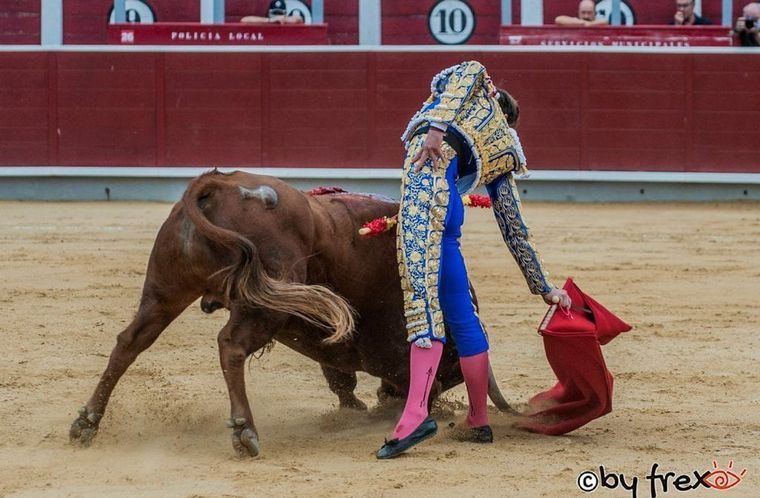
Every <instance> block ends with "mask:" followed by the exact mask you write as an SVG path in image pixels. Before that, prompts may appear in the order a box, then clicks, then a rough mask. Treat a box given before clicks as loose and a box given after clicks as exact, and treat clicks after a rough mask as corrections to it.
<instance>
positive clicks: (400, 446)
mask: <svg viewBox="0 0 760 498" xmlns="http://www.w3.org/2000/svg"><path fill="white" fill-rule="evenodd" d="M436 432H438V424H436V423H435V420H433V419H432V418H430V417H428V418H426V419H425V420H423V421H422V423H421V424H420V425H419V426H418V427H417V428H416V429H414V432H412V433H411V434H409V435H408V436H406V437H405V438H403V439H391V440H390V441H388V440H386V441H385V444H384V445H383V446H382V447H381V448H380V449H379V450H377V454H376V456H377V458H378V459H380V460H385V459H387V458H394V457H397V456H399V455H400V454H401V453H403V452H405V451H406V450H408V449H409V448H411V447H412V446H414V445H415V444H419V443H421V442H422V441H424V440H426V439H429V438H431V437H433V436H435V434H436Z"/></svg>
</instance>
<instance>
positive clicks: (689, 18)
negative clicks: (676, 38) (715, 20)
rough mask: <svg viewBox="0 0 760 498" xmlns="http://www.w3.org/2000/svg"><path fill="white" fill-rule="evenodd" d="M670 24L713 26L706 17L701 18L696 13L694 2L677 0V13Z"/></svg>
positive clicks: (692, 0) (691, 0)
mask: <svg viewBox="0 0 760 498" xmlns="http://www.w3.org/2000/svg"><path fill="white" fill-rule="evenodd" d="M670 24H675V25H676V26H701V25H705V24H712V21H711V20H709V19H707V18H706V17H700V16H698V15H696V14H695V13H694V0H676V13H675V14H674V15H673V20H672V21H670Z"/></svg>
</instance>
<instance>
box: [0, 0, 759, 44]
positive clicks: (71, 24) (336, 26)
mask: <svg viewBox="0 0 760 498" xmlns="http://www.w3.org/2000/svg"><path fill="white" fill-rule="evenodd" d="M143 1H144V2H146V3H147V4H148V5H149V6H150V8H151V9H152V11H153V13H154V14H155V18H156V20H157V21H158V22H197V21H198V20H199V18H200V11H199V2H198V0H143ZM303 1H304V3H306V4H307V5H310V4H311V2H310V0H303ZM436 1H437V0H415V1H413V2H412V1H409V0H383V2H382V16H383V32H382V41H383V44H387V45H391V44H396V45H398V44H436V43H437V42H436V41H435V39H434V38H433V37H432V36H431V35H430V32H429V29H428V23H427V16H428V13H429V12H430V10H431V9H432V7H433V5H435V3H436ZM624 1H625V2H626V4H627V5H628V6H629V7H630V9H631V11H632V12H633V15H634V17H635V21H636V24H639V25H641V24H660V25H666V24H668V23H669V22H670V21H671V20H672V18H673V14H674V13H675V0H666V1H663V2H653V1H652V0H624ZM748 1H749V0H732V5H733V15H732V19H735V18H736V17H737V16H738V15H739V14H740V12H741V9H742V6H744V5H745V4H746V3H748ZM467 2H468V3H469V5H470V6H471V7H472V9H473V11H474V13H475V16H476V19H477V21H476V29H475V32H474V34H473V35H472V37H471V38H470V39H469V40H468V41H467V43H468V44H470V45H472V44H497V43H498V42H499V41H498V40H499V28H500V25H501V2H498V1H497V0H467ZM721 4H722V2H721V0H702V12H703V13H704V15H705V16H706V17H708V18H710V19H711V20H712V21H713V22H715V23H720V22H721ZM112 6H113V0H65V1H64V2H63V12H64V21H63V22H64V35H63V38H64V43H68V44H101V43H106V42H107V36H106V23H107V19H108V13H109V12H110V9H111V7H112ZM225 6H226V13H227V21H228V22H237V21H239V20H240V18H241V17H243V16H246V15H265V13H266V11H267V8H268V6H269V0H226V1H225ZM577 10H578V0H551V1H544V10H543V14H544V23H545V24H552V23H553V22H554V18H555V17H556V16H558V15H561V14H569V15H576V14H577ZM39 13H40V0H0V44H6V43H7V44H25V43H31V44H36V43H39V35H40V19H39ZM358 16H359V0H325V1H324V17H325V19H324V20H325V23H327V26H328V37H329V39H330V43H331V44H357V43H358V41H359V19H358ZM520 16H521V12H520V2H519V1H517V0H513V2H512V19H513V22H514V24H520V19H521V17H520Z"/></svg>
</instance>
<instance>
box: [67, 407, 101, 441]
mask: <svg viewBox="0 0 760 498" xmlns="http://www.w3.org/2000/svg"><path fill="white" fill-rule="evenodd" d="M102 417H103V415H101V414H99V413H95V412H94V411H92V410H90V409H88V408H87V407H86V406H83V407H82V408H80V409H79V417H78V418H77V419H76V420H74V423H72V424H71V429H69V440H70V441H71V442H72V443H79V444H81V445H82V446H84V447H87V446H90V444H91V443H92V440H93V439H94V438H95V435H96V434H97V433H98V424H99V423H100V419H101V418H102Z"/></svg>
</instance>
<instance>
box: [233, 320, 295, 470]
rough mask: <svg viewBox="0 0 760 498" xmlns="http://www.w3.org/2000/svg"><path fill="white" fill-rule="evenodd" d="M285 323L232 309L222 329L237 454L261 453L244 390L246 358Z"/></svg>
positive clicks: (234, 446)
mask: <svg viewBox="0 0 760 498" xmlns="http://www.w3.org/2000/svg"><path fill="white" fill-rule="evenodd" d="M281 325H282V323H281V322H280V321H278V320H272V319H269V317H265V316H262V315H259V314H257V315H256V316H254V315H250V314H246V313H245V312H241V311H238V310H235V309H233V310H232V312H231V313H230V320H229V321H228V322H227V324H226V325H225V326H224V328H223V329H222V330H221V332H219V338H218V342H219V360H220V363H221V366H222V372H223V373H224V381H225V382H226V383H227V390H228V391H229V395H230V419H229V421H228V424H227V425H228V426H229V427H230V428H231V429H232V446H233V448H234V449H235V451H236V452H237V454H238V456H240V457H246V456H251V457H255V456H257V455H258V454H259V451H260V445H259V434H258V431H257V430H256V425H255V424H254V422H253V414H252V413H251V407H250V404H249V403H248V396H247V395H246V392H245V369H244V366H245V359H246V358H247V357H248V356H249V355H251V354H252V353H254V352H255V351H257V350H259V349H261V348H263V347H264V346H266V345H267V343H268V342H269V341H271V340H272V338H273V336H274V333H275V332H276V330H277V327H280V326H281Z"/></svg>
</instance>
